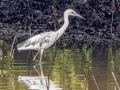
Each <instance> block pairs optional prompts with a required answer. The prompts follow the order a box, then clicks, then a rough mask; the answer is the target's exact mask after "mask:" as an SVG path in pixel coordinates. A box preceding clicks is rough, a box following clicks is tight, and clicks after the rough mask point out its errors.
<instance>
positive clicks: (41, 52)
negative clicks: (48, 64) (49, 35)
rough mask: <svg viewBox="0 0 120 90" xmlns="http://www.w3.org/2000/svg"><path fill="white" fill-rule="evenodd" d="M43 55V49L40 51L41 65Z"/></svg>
mask: <svg viewBox="0 0 120 90" xmlns="http://www.w3.org/2000/svg"><path fill="white" fill-rule="evenodd" d="M42 54H43V49H41V50H40V62H39V63H41V61H42Z"/></svg>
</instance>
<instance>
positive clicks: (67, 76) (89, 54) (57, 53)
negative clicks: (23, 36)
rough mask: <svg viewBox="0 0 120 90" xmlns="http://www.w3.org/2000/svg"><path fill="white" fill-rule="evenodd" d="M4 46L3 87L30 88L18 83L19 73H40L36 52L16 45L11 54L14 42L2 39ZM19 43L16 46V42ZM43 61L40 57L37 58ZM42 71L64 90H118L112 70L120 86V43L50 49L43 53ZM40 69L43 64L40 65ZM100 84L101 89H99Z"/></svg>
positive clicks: (0, 88)
mask: <svg viewBox="0 0 120 90" xmlns="http://www.w3.org/2000/svg"><path fill="white" fill-rule="evenodd" d="M0 45H1V47H0V64H1V65H0V90H28V87H27V86H26V85H25V84H23V83H20V82H18V77H19V76H32V77H33V76H38V73H37V72H36V71H35V70H34V68H33V65H35V64H37V63H38V62H35V61H32V58H33V56H34V55H35V54H36V53H37V52H36V51H20V52H18V51H17V50H16V48H15V47H14V48H15V50H14V54H13V58H12V57H10V53H11V47H10V46H11V45H9V44H7V43H5V42H4V44H3V42H2V41H1V44H0ZM15 46H16V45H15ZM37 59H38V60H39V56H38V57H37ZM42 61H43V62H44V64H43V65H42V70H43V74H44V76H48V77H49V78H50V80H52V81H53V82H54V83H55V84H56V85H58V86H59V87H60V88H62V90H115V89H117V86H116V84H115V82H114V78H113V76H112V72H114V74H115V77H116V79H117V83H118V84H119V85H120V79H119V78H120V70H119V65H120V50H119V45H104V44H94V45H87V44H82V45H78V44H75V45H72V46H71V47H66V44H64V45H63V47H62V48H60V47H55V45H53V46H52V47H51V48H49V49H46V50H45V51H44V54H43V59H42ZM37 70H38V71H40V67H39V66H38V67H37ZM97 86H98V88H97Z"/></svg>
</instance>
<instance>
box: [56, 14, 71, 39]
mask: <svg viewBox="0 0 120 90" xmlns="http://www.w3.org/2000/svg"><path fill="white" fill-rule="evenodd" d="M68 25H69V20H68V15H64V24H63V26H62V27H61V28H60V29H59V30H58V31H57V32H58V36H59V37H60V36H61V35H62V34H63V33H64V31H65V30H66V29H67V27H68Z"/></svg>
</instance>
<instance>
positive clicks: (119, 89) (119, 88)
mask: <svg viewBox="0 0 120 90" xmlns="http://www.w3.org/2000/svg"><path fill="white" fill-rule="evenodd" d="M112 76H113V78H114V81H115V84H116V86H117V88H118V90H120V87H119V85H118V82H117V80H116V77H115V74H114V72H112Z"/></svg>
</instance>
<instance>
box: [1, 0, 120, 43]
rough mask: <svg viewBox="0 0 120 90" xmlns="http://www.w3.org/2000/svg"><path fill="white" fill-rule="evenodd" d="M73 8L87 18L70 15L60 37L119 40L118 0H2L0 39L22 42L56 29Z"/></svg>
mask: <svg viewBox="0 0 120 90" xmlns="http://www.w3.org/2000/svg"><path fill="white" fill-rule="evenodd" d="M68 8H72V9H74V10H75V11H77V12H78V13H80V14H81V15H82V16H83V17H85V18H86V20H81V19H79V18H75V17H70V18H69V20H70V25H69V27H68V29H67V30H66V32H65V33H64V35H63V36H62V37H61V39H60V41H62V40H65V41H68V42H71V41H77V42H81V41H82V42H87V43H93V42H107V43H118V42H119V41H120V1H119V0H111V1H110V0H87V2H84V0H63V1H61V0H52V1H51V0H2V1H1V2H0V39H4V40H5V41H7V42H12V41H13V38H14V37H15V36H16V37H17V38H16V41H15V42H21V41H23V40H25V39H27V38H29V37H30V36H33V35H36V34H39V33H41V32H45V31H56V30H58V29H59V28H60V27H61V26H62V24H63V20H62V19H61V18H62V17H63V12H64V11H65V10H66V9H68Z"/></svg>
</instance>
